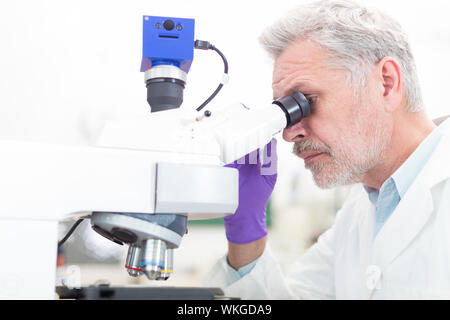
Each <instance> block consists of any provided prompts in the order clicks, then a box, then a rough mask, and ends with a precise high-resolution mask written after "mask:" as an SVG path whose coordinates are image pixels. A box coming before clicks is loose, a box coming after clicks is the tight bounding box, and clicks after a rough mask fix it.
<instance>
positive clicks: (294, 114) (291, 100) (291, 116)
mask: <svg viewBox="0 0 450 320" xmlns="http://www.w3.org/2000/svg"><path fill="white" fill-rule="evenodd" d="M272 103H273V104H276V105H277V106H279V107H280V108H281V109H282V110H283V112H284V113H285V115H286V129H287V128H289V127H292V126H293V125H295V124H296V123H298V122H300V121H301V120H302V118H304V117H307V116H309V114H310V113H311V107H310V105H309V102H308V99H306V97H305V96H304V95H303V94H302V93H301V92H295V93H293V94H292V95H290V96H285V97H283V98H280V99H277V100H275V101H273V102H272Z"/></svg>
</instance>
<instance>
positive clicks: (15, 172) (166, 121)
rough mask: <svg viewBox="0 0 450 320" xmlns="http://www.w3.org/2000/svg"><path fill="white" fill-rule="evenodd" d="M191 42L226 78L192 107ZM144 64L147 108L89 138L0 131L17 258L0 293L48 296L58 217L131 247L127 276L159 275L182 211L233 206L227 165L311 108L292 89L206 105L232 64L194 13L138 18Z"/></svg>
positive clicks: (5, 239) (4, 211) (2, 223)
mask: <svg viewBox="0 0 450 320" xmlns="http://www.w3.org/2000/svg"><path fill="white" fill-rule="evenodd" d="M194 49H200V50H213V51H215V52H217V53H218V54H219V55H220V56H221V58H222V60H223V63H224V76H223V79H222V81H221V83H220V84H219V86H218V88H217V89H216V90H215V91H214V92H213V94H212V95H211V96H210V97H209V98H208V99H206V100H205V102H204V103H203V104H202V105H200V106H199V107H198V108H196V109H194V108H192V109H191V108H187V107H183V108H180V106H181V104H182V102H183V91H184V87H185V84H186V82H187V74H188V72H189V69H190V67H191V64H192V61H193V53H194ZM141 72H143V73H144V83H145V86H146V88H147V101H148V104H149V105H150V113H149V116H148V117H147V118H139V119H133V120H130V119H128V120H126V119H117V120H113V121H110V122H108V123H107V124H106V125H105V126H104V128H103V131H102V133H101V135H100V137H99V139H98V141H97V143H96V144H95V145H94V146H85V147H80V146H66V145H56V144H44V143H34V142H25V141H7V140H0V158H1V159H2V162H3V164H2V166H0V176H1V177H2V178H1V179H0V192H1V193H2V195H3V197H2V201H0V240H1V242H2V243H3V244H4V249H2V256H3V258H4V259H3V261H9V262H10V263H13V266H12V265H11V264H6V263H4V264H2V265H0V284H1V285H0V299H16V298H17V299H53V298H54V292H55V271H56V270H55V269H56V252H57V240H58V239H57V235H58V222H59V221H62V220H67V219H76V218H83V219H86V218H87V219H89V220H90V223H91V226H92V228H93V230H95V231H96V232H98V233H99V234H101V235H102V236H104V237H106V238H107V239H109V240H111V241H113V242H115V243H117V244H120V245H125V246H128V254H127V258H126V261H125V269H126V272H128V274H129V275H130V276H132V277H138V276H143V275H145V277H147V278H148V279H150V280H167V279H168V278H169V277H170V276H171V274H172V273H173V270H174V268H173V262H174V257H173V256H174V249H176V248H178V247H179V246H180V243H181V240H182V237H183V235H184V234H185V233H186V230H187V221H188V219H212V218H217V217H223V216H226V215H231V214H233V213H234V212H235V210H236V208H237V206H238V187H239V183H238V181H239V180H238V178H239V177H238V172H237V170H236V169H233V168H228V167H224V165H225V164H227V163H231V162H233V161H235V160H237V159H240V158H242V157H243V156H245V155H246V154H248V153H250V152H252V151H254V150H256V149H262V148H264V146H265V145H267V144H268V143H269V142H270V141H271V139H272V138H273V136H274V135H276V134H277V133H279V132H280V131H281V130H283V129H284V128H287V127H290V126H292V125H294V124H296V123H298V122H299V121H301V119H302V118H303V117H306V116H308V115H309V112H310V106H309V102H308V100H307V99H306V98H305V96H304V95H303V94H301V93H300V92H295V93H293V94H292V95H289V96H286V97H283V98H281V99H278V100H276V101H273V102H272V103H270V104H268V105H267V106H263V107H260V108H248V107H247V106H245V105H244V104H241V103H236V104H232V105H229V106H226V107H220V108H210V109H207V108H206V107H207V106H208V103H209V102H210V101H211V100H212V99H213V98H214V96H215V95H216V94H217V93H218V92H219V91H220V89H221V88H222V86H223V85H224V84H225V83H226V82H227V80H228V62H227V61H226V58H225V56H224V55H223V53H222V52H221V51H220V50H218V49H217V48H216V47H215V46H214V45H212V44H211V43H209V42H207V41H199V40H196V41H195V40H194V19H182V18H174V17H157V16H143V43H142V61H141ZM263 156H264V155H263ZM6 244H8V245H6ZM24 253H26V255H25V256H24ZM24 258H25V260H24ZM19 261H24V262H20V263H14V262H19Z"/></svg>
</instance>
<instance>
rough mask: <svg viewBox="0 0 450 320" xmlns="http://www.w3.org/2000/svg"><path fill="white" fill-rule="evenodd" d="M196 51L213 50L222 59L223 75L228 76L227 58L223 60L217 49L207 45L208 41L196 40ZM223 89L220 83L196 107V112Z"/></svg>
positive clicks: (209, 44) (223, 56)
mask: <svg viewBox="0 0 450 320" xmlns="http://www.w3.org/2000/svg"><path fill="white" fill-rule="evenodd" d="M194 46H195V48H196V49H202V50H214V51H215V52H217V53H218V54H219V56H220V57H221V58H222V61H223V66H224V71H223V72H224V74H225V75H228V61H227V58H225V55H224V54H223V53H222V52H221V51H220V50H219V49H217V48H216V47H215V46H213V45H212V44H211V43H209V42H208V41H201V40H196V41H195V44H194ZM222 87H223V83H222V82H221V83H220V84H219V86H218V87H217V88H216V90H214V92H213V93H212V94H211V95H210V96H209V97H208V99H206V100H205V101H204V102H203V103H202V104H201V105H200V107H198V108H197V109H196V110H197V111H200V110H202V109H203V108H204V107H205V106H206V105H207V104H208V103H210V102H211V100H212V99H214V97H215V96H216V95H217V94H218V93H219V91H220V90H221V89H222Z"/></svg>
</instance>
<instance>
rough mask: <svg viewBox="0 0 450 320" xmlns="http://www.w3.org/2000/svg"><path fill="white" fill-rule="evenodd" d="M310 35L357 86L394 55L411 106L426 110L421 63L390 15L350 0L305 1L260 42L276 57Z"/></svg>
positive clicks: (411, 108)
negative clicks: (420, 76)
mask: <svg viewBox="0 0 450 320" xmlns="http://www.w3.org/2000/svg"><path fill="white" fill-rule="evenodd" d="M299 39H309V40H312V41H314V42H316V43H318V44H319V45H320V46H322V47H324V48H326V49H327V51H328V53H329V56H330V58H331V60H333V66H334V67H338V68H344V69H346V70H348V71H349V77H348V82H349V84H350V85H351V86H353V87H354V88H356V87H362V86H364V85H365V83H366V80H367V77H368V75H369V72H370V70H372V68H373V66H374V65H375V64H376V63H378V62H379V61H380V60H381V59H383V58H384V57H387V56H390V57H392V58H394V59H395V60H396V61H397V62H398V64H399V66H400V70H401V73H402V81H403V87H404V89H405V95H406V100H407V105H408V111H410V112H418V111H421V110H423V101H422V94H421V89H420V85H419V79H418V77H417V71H416V65H415V62H414V57H413V55H412V52H411V48H410V45H409V41H408V38H407V36H406V34H405V32H404V31H403V30H402V27H401V26H400V24H399V23H398V22H397V21H395V20H394V19H393V18H391V17H390V16H389V15H387V14H385V13H383V12H381V11H379V10H376V9H373V8H370V9H369V8H367V7H365V6H363V5H361V4H359V3H356V2H353V1H346V0H322V1H316V2H313V3H310V4H307V5H303V6H301V7H298V8H297V9H294V10H292V11H290V12H289V13H288V14H287V15H286V16H285V17H283V18H282V19H280V20H279V21H277V22H276V23H274V24H273V25H272V26H270V27H268V28H267V29H266V30H265V31H264V32H263V33H262V34H261V36H260V38H259V41H260V43H261V44H262V45H263V47H264V48H265V49H266V51H267V52H268V53H269V54H270V55H271V56H272V57H273V58H274V59H276V58H277V57H278V56H279V55H280V54H281V53H282V52H283V50H285V49H286V47H287V46H289V45H290V44H291V43H292V42H294V41H296V40H299Z"/></svg>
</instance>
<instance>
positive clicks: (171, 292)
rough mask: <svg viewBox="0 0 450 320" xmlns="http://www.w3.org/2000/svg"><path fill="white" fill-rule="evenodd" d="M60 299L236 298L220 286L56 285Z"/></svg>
mask: <svg viewBox="0 0 450 320" xmlns="http://www.w3.org/2000/svg"><path fill="white" fill-rule="evenodd" d="M56 293H57V294H58V295H59V298H60V299H76V300H235V299H236V298H228V297H225V296H224V293H223V291H222V290H221V289H219V288H196V287H143V286H129V287H128V286H124V287H110V286H88V287H81V288H76V289H75V288H74V289H70V288H68V287H64V286H59V287H56Z"/></svg>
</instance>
